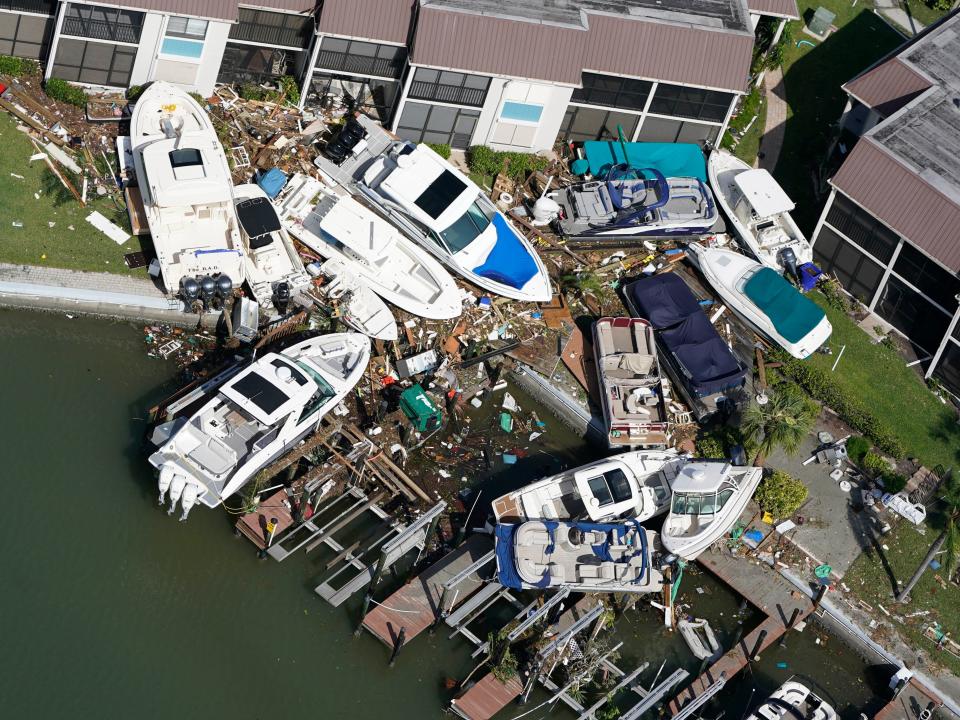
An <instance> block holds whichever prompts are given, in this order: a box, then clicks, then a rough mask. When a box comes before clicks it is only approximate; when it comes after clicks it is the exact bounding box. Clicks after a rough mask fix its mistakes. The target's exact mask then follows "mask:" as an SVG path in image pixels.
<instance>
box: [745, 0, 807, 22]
mask: <svg viewBox="0 0 960 720" xmlns="http://www.w3.org/2000/svg"><path fill="white" fill-rule="evenodd" d="M747 8H748V9H749V10H750V12H752V13H757V14H758V15H774V16H776V17H782V18H788V19H790V20H799V19H800V11H799V10H797V0H747Z"/></svg>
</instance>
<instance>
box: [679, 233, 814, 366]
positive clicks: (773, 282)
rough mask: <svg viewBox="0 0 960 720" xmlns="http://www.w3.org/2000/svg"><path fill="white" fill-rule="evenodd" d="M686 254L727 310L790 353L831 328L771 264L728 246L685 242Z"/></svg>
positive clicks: (803, 353) (807, 349)
mask: <svg viewBox="0 0 960 720" xmlns="http://www.w3.org/2000/svg"><path fill="white" fill-rule="evenodd" d="M687 257H688V258H690V260H691V261H692V262H693V263H694V264H695V265H696V266H697V267H698V268H699V269H700V272H701V273H703V276H704V277H705V278H706V279H707V282H709V283H710V285H711V286H713V289H714V290H716V291H717V294H718V295H719V296H720V298H721V299H722V300H723V301H724V302H725V303H726V304H727V305H728V306H729V307H730V309H731V310H733V311H734V312H735V313H737V314H738V315H740V316H741V317H742V318H743V319H744V320H746V321H747V322H748V323H749V324H750V325H751V326H753V328H754V329H755V330H756V331H757V332H759V333H760V334H761V335H765V336H766V337H768V338H770V339H771V340H772V341H773V342H775V343H776V344H777V345H779V346H780V347H782V348H783V349H784V350H786V351H787V352H788V353H790V354H791V355H792V356H793V357H795V358H800V359H801V360H802V359H803V358H806V357H809V356H810V355H811V354H813V352H814V351H815V350H816V349H817V348H818V347H820V346H821V345H823V344H824V343H825V342H826V341H827V338H829V337H830V333H831V332H833V326H832V325H830V321H829V320H828V319H827V315H826V313H825V312H824V311H823V310H822V309H821V308H820V306H819V305H817V304H816V303H815V302H813V301H812V300H811V299H810V298H808V297H806V296H805V295H804V294H803V293H801V292H800V291H799V290H797V289H796V288H795V287H794V286H793V285H791V284H790V283H789V282H787V280H786V279H785V278H784V277H783V276H782V275H780V274H779V273H778V272H777V271H776V270H774V269H772V268H769V267H766V266H764V265H761V264H760V263H758V262H757V261H756V260H754V259H752V258H749V257H747V256H746V255H741V254H740V253H735V252H733V251H732V250H724V249H722V248H705V247H703V246H702V245H698V244H696V243H692V244H690V245H688V246H687Z"/></svg>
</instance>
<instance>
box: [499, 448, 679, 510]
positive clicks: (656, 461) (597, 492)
mask: <svg viewBox="0 0 960 720" xmlns="http://www.w3.org/2000/svg"><path fill="white" fill-rule="evenodd" d="M687 462H688V460H687V458H686V457H684V456H682V455H680V454H678V453H677V452H675V451H674V450H636V451H633V452H625V453H620V454H618V455H613V456H612V457H609V458H605V459H603V460H597V461H596V462H592V463H589V464H587V465H583V466H581V467H578V468H573V469H572V470H564V471H563V472H561V473H558V474H557V475H552V476H550V477H547V478H544V479H542V480H538V481H536V482H534V483H531V484H530V485H526V486H524V487H522V488H520V489H519V490H514V491H512V492H509V493H507V494H506V495H502V496H500V497H499V498H497V499H496V500H494V501H493V514H494V516H495V517H496V519H497V522H523V521H524V520H533V519H537V518H539V519H543V520H591V521H593V522H604V521H608V520H614V519H617V518H629V519H631V520H637V521H639V522H643V521H645V520H648V519H650V518H652V517H655V516H656V515H659V514H660V513H663V512H666V510H667V506H668V505H669V504H670V483H671V481H672V480H673V478H674V477H676V475H677V473H678V472H679V471H680V469H681V468H682V467H683V466H684V465H685V464H686V463H687Z"/></svg>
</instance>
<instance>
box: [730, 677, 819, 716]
mask: <svg viewBox="0 0 960 720" xmlns="http://www.w3.org/2000/svg"><path fill="white" fill-rule="evenodd" d="M836 718H837V712H836V710H834V709H833V706H832V705H830V703H828V702H827V701H826V700H824V699H823V698H821V697H819V696H818V695H816V694H815V693H814V692H813V691H812V690H810V688H808V687H807V686H806V685H804V684H803V683H799V682H797V681H796V680H787V681H786V682H785V683H784V684H783V685H781V686H780V687H779V688H777V689H776V690H775V691H774V692H773V694H772V695H771V696H770V697H769V698H767V700H766V701H764V703H763V704H762V705H760V706H759V707H757V709H756V710H754V711H753V712H752V713H750V715H748V716H747V720H836Z"/></svg>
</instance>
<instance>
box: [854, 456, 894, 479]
mask: <svg viewBox="0 0 960 720" xmlns="http://www.w3.org/2000/svg"><path fill="white" fill-rule="evenodd" d="M860 466H861V467H862V468H863V469H864V470H866V471H867V472H868V473H870V474H871V475H873V476H874V477H879V476H881V475H882V474H883V473H885V472H887V471H889V470H890V465H889V464H888V463H887V461H886V460H885V459H884V458H883V455H877V453H872V452H868V453H867V454H866V455H864V457H863V462H861V463H860Z"/></svg>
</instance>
